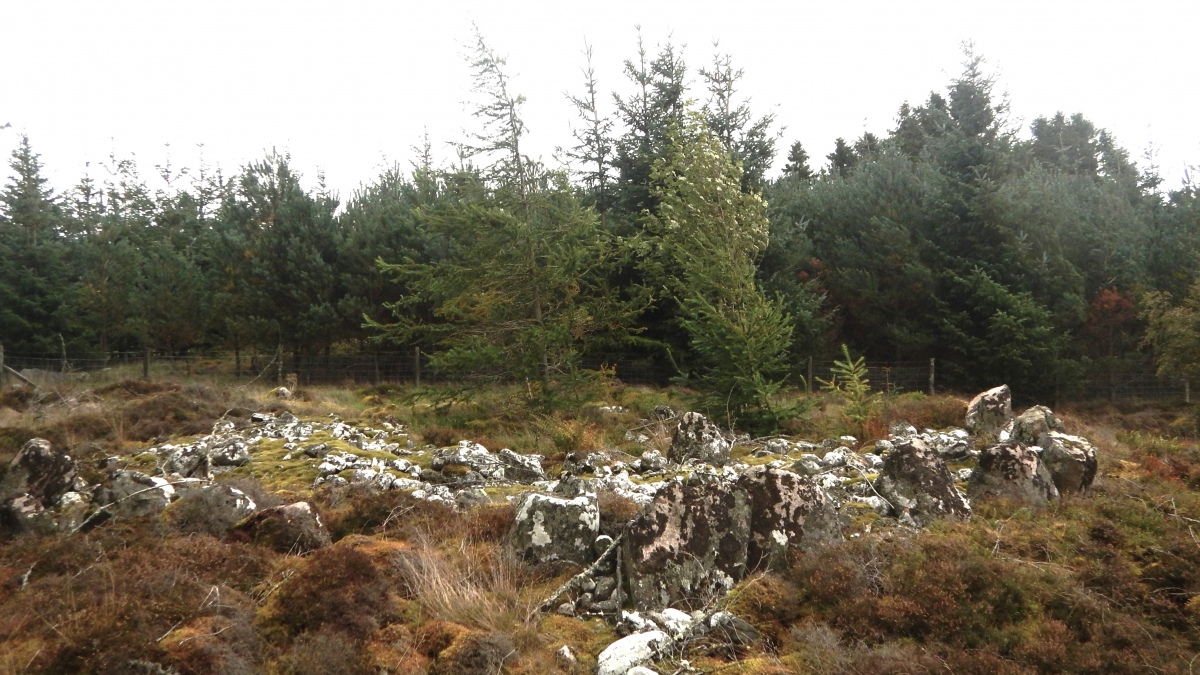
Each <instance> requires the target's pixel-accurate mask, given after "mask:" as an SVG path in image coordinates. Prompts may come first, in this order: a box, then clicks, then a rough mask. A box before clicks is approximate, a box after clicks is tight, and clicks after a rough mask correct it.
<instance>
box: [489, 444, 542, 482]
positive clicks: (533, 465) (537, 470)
mask: <svg viewBox="0 0 1200 675" xmlns="http://www.w3.org/2000/svg"><path fill="white" fill-rule="evenodd" d="M497 455H498V456H499V458H500V461H501V462H503V463H504V467H505V468H504V476H505V477H506V478H508V479H510V480H515V481H524V482H531V481H535V480H545V479H546V472H545V471H544V470H543V469H542V456H541V455H521V454H518V453H515V452H513V451H512V450H509V449H508V448H504V449H503V450H501V451H500V452H499V453H497Z"/></svg>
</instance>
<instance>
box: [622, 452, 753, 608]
mask: <svg viewBox="0 0 1200 675" xmlns="http://www.w3.org/2000/svg"><path fill="white" fill-rule="evenodd" d="M750 512H751V509H750V500H749V497H748V495H747V494H746V491H745V490H743V489H740V488H738V487H737V486H736V485H734V484H732V483H729V482H725V481H721V480H714V479H711V478H708V477H699V476H695V475H693V476H692V477H691V478H689V479H688V480H687V481H686V482H680V481H677V480H676V481H671V482H669V483H667V484H666V485H665V486H664V487H663V488H662V489H660V490H659V491H658V494H656V495H655V497H654V500H653V501H652V502H651V503H650V504H649V505H648V506H647V507H646V508H645V509H644V510H643V511H642V513H641V514H640V515H639V516H638V517H637V518H635V519H634V520H633V522H632V523H631V524H630V527H629V530H628V534H627V536H626V539H625V542H624V549H623V551H622V555H623V559H624V569H625V570H627V572H628V577H629V586H630V594H631V597H632V600H633V603H634V606H635V607H637V608H638V609H662V608H664V607H669V606H671V605H672V604H673V603H677V602H684V603H697V604H702V603H703V602H705V601H706V600H710V599H712V598H714V597H719V596H721V595H724V594H725V593H727V592H728V591H729V589H731V588H733V586H734V584H736V583H737V582H738V581H739V580H741V579H742V578H743V577H744V576H745V574H746V555H747V546H748V544H749V540H750Z"/></svg>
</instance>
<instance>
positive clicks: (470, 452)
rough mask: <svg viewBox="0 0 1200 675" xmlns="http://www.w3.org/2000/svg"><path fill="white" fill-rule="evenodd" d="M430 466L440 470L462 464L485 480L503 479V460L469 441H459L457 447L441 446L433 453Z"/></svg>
mask: <svg viewBox="0 0 1200 675" xmlns="http://www.w3.org/2000/svg"><path fill="white" fill-rule="evenodd" d="M430 466H431V467H433V470H434V471H441V470H442V469H445V468H446V467H448V466H462V467H466V468H468V469H469V470H471V471H474V472H476V473H478V474H479V475H480V476H481V477H483V478H484V479H487V480H504V477H505V473H504V468H505V464H504V462H503V461H502V460H501V459H500V458H499V457H497V456H496V455H493V454H492V453H490V452H488V449H487V448H485V447H483V446H482V445H480V444H478V443H472V442H471V441H459V442H458V447H454V448H442V449H440V450H438V451H436V452H435V453H434V454H433V460H432V462H430Z"/></svg>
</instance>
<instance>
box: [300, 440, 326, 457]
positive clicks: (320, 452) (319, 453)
mask: <svg viewBox="0 0 1200 675" xmlns="http://www.w3.org/2000/svg"><path fill="white" fill-rule="evenodd" d="M328 454H329V444H328V443H313V444H312V445H306V446H304V455H305V456H306V457H312V458H313V459H321V458H322V457H324V456H325V455H328Z"/></svg>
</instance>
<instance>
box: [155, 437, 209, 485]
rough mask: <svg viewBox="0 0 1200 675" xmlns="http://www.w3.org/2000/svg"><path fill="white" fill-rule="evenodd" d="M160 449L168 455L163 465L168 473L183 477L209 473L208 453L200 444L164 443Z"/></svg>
mask: <svg viewBox="0 0 1200 675" xmlns="http://www.w3.org/2000/svg"><path fill="white" fill-rule="evenodd" d="M158 451H159V452H160V453H165V454H166V455H167V458H166V460H165V461H164V462H163V465H162V468H163V471H164V472H166V473H172V474H176V475H178V476H181V477H183V478H190V477H192V476H206V475H208V470H209V459H208V453H207V452H205V451H204V448H202V447H200V446H199V445H181V446H175V445H164V446H162V447H160V448H158Z"/></svg>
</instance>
